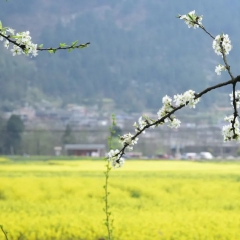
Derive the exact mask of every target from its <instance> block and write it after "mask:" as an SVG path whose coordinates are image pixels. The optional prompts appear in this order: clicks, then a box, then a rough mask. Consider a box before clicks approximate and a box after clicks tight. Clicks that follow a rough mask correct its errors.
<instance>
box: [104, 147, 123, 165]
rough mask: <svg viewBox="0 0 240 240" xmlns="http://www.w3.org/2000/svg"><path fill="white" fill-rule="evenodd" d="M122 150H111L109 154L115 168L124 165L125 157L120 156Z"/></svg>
mask: <svg viewBox="0 0 240 240" xmlns="http://www.w3.org/2000/svg"><path fill="white" fill-rule="evenodd" d="M119 154H120V151H119V150H118V149H116V150H113V149H112V150H110V151H109V152H108V154H107V156H108V161H109V162H111V163H112V166H113V167H114V168H117V167H122V165H123V164H124V158H122V157H119Z"/></svg>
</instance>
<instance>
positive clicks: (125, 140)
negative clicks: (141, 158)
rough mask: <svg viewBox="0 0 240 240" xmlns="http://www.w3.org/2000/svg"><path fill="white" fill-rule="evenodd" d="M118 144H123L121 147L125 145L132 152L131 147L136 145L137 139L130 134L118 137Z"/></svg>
mask: <svg viewBox="0 0 240 240" xmlns="http://www.w3.org/2000/svg"><path fill="white" fill-rule="evenodd" d="M120 142H121V143H122V144H123V146H125V145H127V148H128V149H129V150H132V149H133V145H135V144H137V142H138V138H137V137H136V138H135V137H134V136H133V135H132V134H131V133H127V134H124V135H123V136H120Z"/></svg>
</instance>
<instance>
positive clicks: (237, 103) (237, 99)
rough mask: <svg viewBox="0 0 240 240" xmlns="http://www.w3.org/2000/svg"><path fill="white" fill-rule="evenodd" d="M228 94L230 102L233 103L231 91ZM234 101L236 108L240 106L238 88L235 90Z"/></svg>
mask: <svg viewBox="0 0 240 240" xmlns="http://www.w3.org/2000/svg"><path fill="white" fill-rule="evenodd" d="M229 96H230V100H231V104H232V105H233V93H231V94H229ZM235 100H236V101H235V102H236V106H237V108H239V107H240V90H237V91H235Z"/></svg>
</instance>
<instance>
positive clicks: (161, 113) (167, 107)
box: [157, 95, 174, 119]
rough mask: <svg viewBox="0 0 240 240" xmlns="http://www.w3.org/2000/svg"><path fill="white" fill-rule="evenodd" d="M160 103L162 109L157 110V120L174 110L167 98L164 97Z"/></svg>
mask: <svg viewBox="0 0 240 240" xmlns="http://www.w3.org/2000/svg"><path fill="white" fill-rule="evenodd" d="M162 103H163V106H162V108H161V109H159V111H158V112H157V115H158V119H161V118H162V117H164V116H165V115H167V114H168V113H170V112H171V111H172V110H174V108H173V106H172V99H171V98H170V97H169V96H167V95H166V96H165V97H163V99H162Z"/></svg>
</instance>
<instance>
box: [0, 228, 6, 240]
mask: <svg viewBox="0 0 240 240" xmlns="http://www.w3.org/2000/svg"><path fill="white" fill-rule="evenodd" d="M0 228H1V230H2V232H3V234H4V236H5V239H6V240H8V236H7V232H6V231H5V230H4V229H3V226H2V225H0Z"/></svg>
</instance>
